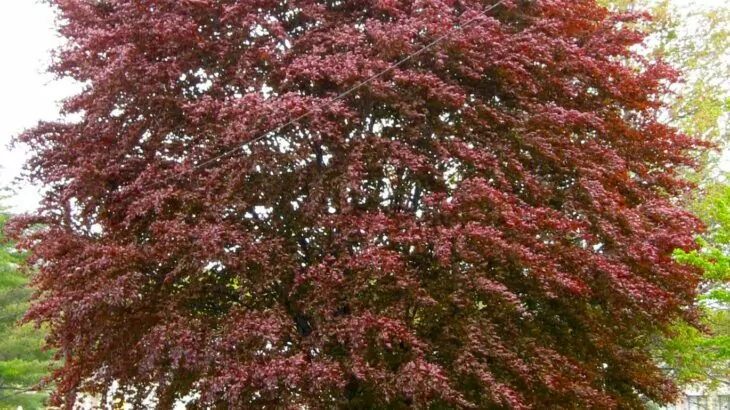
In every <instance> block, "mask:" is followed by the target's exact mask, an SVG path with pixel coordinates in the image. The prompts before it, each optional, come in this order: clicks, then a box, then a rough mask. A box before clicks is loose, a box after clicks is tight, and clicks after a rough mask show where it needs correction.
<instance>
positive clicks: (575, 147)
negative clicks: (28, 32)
mask: <svg viewBox="0 0 730 410" xmlns="http://www.w3.org/2000/svg"><path fill="white" fill-rule="evenodd" d="M51 3H52V4H55V5H56V6H57V7H58V8H59V10H60V12H61V21H62V22H63V24H62V26H61V33H62V34H63V35H64V36H65V37H66V39H67V40H68V42H67V44H66V46H65V47H64V48H63V49H62V50H59V53H58V59H57V62H56V64H55V65H54V66H53V67H52V71H54V72H55V73H57V74H58V75H62V76H71V77H73V78H75V79H76V80H78V81H81V82H83V83H85V84H86V88H85V90H84V91H83V92H82V93H81V94H79V95H77V96H75V97H73V98H71V99H69V100H68V101H66V103H65V106H64V108H65V112H66V113H68V114H77V115H79V116H80V118H81V120H80V121H76V122H56V123H41V124H39V125H38V126H37V127H36V128H34V129H32V130H29V131H28V132H26V133H25V134H24V135H23V136H22V137H20V139H19V141H20V142H23V143H27V144H29V145H30V147H31V148H32V150H33V152H34V155H33V157H32V158H31V159H30V160H29V162H28V164H27V169H28V172H29V175H30V178H32V179H33V180H36V181H39V182H41V183H43V184H45V185H46V187H47V188H48V190H47V191H46V194H45V200H44V202H43V204H42V206H41V208H40V209H39V211H38V212H37V213H36V214H35V215H29V216H26V217H23V218H19V219H17V220H16V221H15V224H14V228H15V232H17V233H18V235H19V236H20V237H21V239H22V242H21V243H22V245H23V246H24V248H26V249H29V250H32V255H33V256H32V258H31V259H30V263H32V264H37V265H38V269H39V273H38V275H37V276H36V278H35V282H34V285H35V286H36V287H37V288H38V290H39V299H38V300H36V301H35V303H34V304H33V306H32V307H31V309H30V311H29V314H28V318H29V319H32V320H36V321H39V322H42V323H48V324H49V325H50V328H51V335H50V339H49V340H50V344H51V346H54V347H58V348H60V349H61V351H62V352H63V354H64V357H65V359H66V360H65V362H64V366H63V367H62V368H61V369H60V370H59V371H58V372H56V373H55V380H56V382H57V394H56V395H55V396H54V402H55V403H58V404H60V403H62V402H65V403H66V405H67V406H68V407H71V404H72V403H73V402H74V401H75V396H76V394H77V393H79V392H86V393H91V394H94V393H103V392H106V391H108V390H109V389H110V387H111V386H112V385H113V384H115V383H118V386H120V389H119V392H120V394H127V395H128V396H133V398H134V397H136V399H135V400H137V401H138V402H139V403H141V400H142V398H143V397H145V396H147V394H148V393H150V392H154V394H155V396H156V397H157V400H158V401H157V406H158V407H159V408H169V407H171V406H172V403H173V402H175V401H176V400H177V399H179V398H181V397H182V396H185V395H191V397H192V398H193V399H192V401H191V402H190V403H189V404H188V406H189V407H191V408H203V407H212V408H253V407H264V406H270V407H291V408H298V406H302V405H307V406H309V407H310V408H332V407H341V408H434V409H438V408H462V407H474V408H514V409H526V408H536V407H537V408H555V409H559V408H574V407H576V406H586V407H587V406H591V407H603V408H635V407H640V406H641V405H642V404H641V403H642V402H641V397H642V396H646V397H648V398H651V399H654V400H656V401H659V402H664V401H668V400H671V399H672V398H673V396H674V393H675V390H674V388H673V386H672V383H671V381H670V380H668V379H667V378H666V377H665V376H664V375H663V374H662V372H661V371H660V369H659V368H658V367H657V366H655V365H654V364H653V361H652V358H651V356H650V354H649V353H648V352H647V349H648V347H649V341H648V340H647V339H648V338H646V337H645V335H647V334H654V333H656V332H668V331H670V330H671V324H672V323H674V322H675V321H676V320H677V319H678V318H679V317H683V318H684V319H685V320H688V321H691V320H692V319H693V317H694V315H695V313H696V312H695V310H694V309H693V308H692V302H693V300H694V298H695V295H696V292H695V288H696V285H697V284H698V283H699V281H700V279H701V276H700V274H699V270H698V269H696V268H694V267H692V266H690V265H686V264H685V265H682V264H678V263H676V262H675V261H674V260H673V259H672V252H673V250H674V249H676V248H680V249H685V250H687V251H689V250H691V249H693V248H694V247H695V246H696V245H695V243H694V241H693V235H694V233H695V232H697V230H698V229H699V225H700V224H699V222H698V221H697V220H696V219H695V218H694V217H692V216H691V215H690V214H689V213H687V212H685V211H683V210H681V209H679V208H678V207H677V206H676V205H675V203H674V202H673V198H676V197H678V196H681V195H683V194H684V193H686V191H687V190H688V189H689V187H690V186H689V184H688V183H686V182H685V181H684V180H683V179H682V177H681V172H679V170H681V169H683V168H684V167H686V166H691V165H693V164H694V161H693V160H692V159H691V158H690V154H693V153H694V150H695V149H696V148H698V142H697V141H696V140H693V139H691V138H689V137H687V136H685V135H682V134H680V133H678V132H677V131H676V130H674V129H673V128H671V127H669V126H667V125H665V124H662V123H661V122H660V121H659V116H660V115H661V113H662V110H663V109H664V102H663V101H662V99H661V97H660V96H662V95H665V94H666V93H667V89H666V85H667V84H670V83H672V82H673V81H674V80H675V77H674V72H673V71H672V70H671V69H670V68H669V67H667V66H666V65H664V64H661V63H658V62H654V61H651V60H650V59H647V58H644V57H643V56H641V55H639V54H638V53H637V52H636V51H634V49H633V48H632V46H635V45H636V44H639V43H640V42H641V41H642V35H640V34H639V33H636V32H634V31H632V30H631V29H630V28H629V26H628V25H627V24H623V25H622V24H618V23H619V22H630V21H632V20H633V19H635V18H636V16H633V15H631V14H619V13H610V12H608V11H607V10H606V9H604V8H601V7H599V6H597V5H596V3H595V1H593V0H590V1H589V0H570V1H568V0H557V1H552V2H511V1H507V2H505V3H504V4H503V6H502V7H500V8H496V9H494V10H492V11H491V12H490V13H489V14H488V15H485V14H482V13H481V10H483V9H484V8H485V7H486V6H488V4H486V3H485V2H482V1H476V0H461V1H450V2H443V1H432V0H423V1H378V0H363V1H353V2H350V1H348V2H339V1H315V0H295V1H286V2H283V1H274V0H261V1H252V2H248V1H246V2H242V1H223V0H195V1H192V0H190V1H179V0H175V1H167V0H157V1H146V2H123V1H105V2H88V1H82V0H56V1H52V2H51ZM456 26H459V29H458V30H454V27H456ZM437 39H440V40H437ZM428 44H431V45H430V46H428V47H427V48H426V49H423V48H422V47H424V46H426V45H428ZM409 55H412V56H413V57H412V58H409V59H407V60H403V59H404V58H405V57H406V56H409ZM398 61H402V63H400V64H399V65H398V66H397V67H395V68H394V69H392V70H389V71H387V72H385V73H384V74H383V75H379V76H377V77H373V74H375V73H378V72H382V70H384V69H386V68H387V67H389V66H391V65H392V64H394V63H396V62H398ZM629 65H630V67H629ZM367 79H369V80H367ZM366 80H367V81H366ZM363 81H365V83H363ZM353 87H354V88H353ZM347 90H351V91H347ZM340 93H344V94H343V95H341V96H339V95H340ZM306 112H309V114H308V115H307V116H303V114H304V113H306ZM290 119H293V121H289V120H290ZM230 150H235V151H233V152H231V151H230ZM211 158H217V159H211ZM36 223H42V224H43V225H44V226H45V227H46V228H45V229H43V230H41V231H36V232H25V231H24V230H25V228H26V227H28V226H31V225H33V224H36Z"/></svg>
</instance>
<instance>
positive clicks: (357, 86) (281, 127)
mask: <svg viewBox="0 0 730 410" xmlns="http://www.w3.org/2000/svg"><path fill="white" fill-rule="evenodd" d="M504 2H505V0H499V1H497V2H496V3H494V4H492V5H490V6H488V7H486V8H484V9H483V10H481V11H479V12H478V15H477V16H475V17H472V18H470V19H469V20H467V21H465V22H463V23H461V24H459V25H456V26H454V27H452V28H451V29H450V30H449V31H447V32H446V33H444V34H442V35H440V36H439V37H437V38H435V39H434V40H432V41H431V42H429V43H428V44H426V45H425V46H423V47H422V48H420V49H419V50H417V51H416V52H414V53H412V54H409V55H408V56H406V57H404V58H402V59H400V60H398V61H397V62H395V63H394V64H392V65H390V66H388V67H387V68H385V69H384V70H382V71H380V72H378V73H376V74H373V75H372V76H370V77H368V78H366V79H365V80H362V81H361V82H359V83H357V84H355V85H354V86H352V87H350V88H349V89H347V90H346V91H344V92H342V93H340V94H339V95H337V96H336V97H334V98H332V99H331V100H330V101H329V102H327V103H326V104H324V105H323V106H322V108H325V109H326V108H329V107H331V106H332V104H334V103H335V102H337V101H339V100H341V99H343V98H345V97H347V96H348V95H350V94H352V93H353V92H355V91H357V90H359V89H360V88H362V87H363V86H365V85H367V84H369V83H371V82H372V81H374V80H376V79H378V78H380V77H382V76H384V75H386V74H388V73H389V72H391V71H393V70H394V69H396V68H398V67H400V66H402V65H403V64H405V63H406V62H408V61H410V60H411V59H413V58H414V57H417V56H419V55H421V54H423V53H424V52H426V51H428V50H429V49H431V48H432V47H433V46H435V45H437V44H438V43H440V42H442V41H443V40H445V39H447V38H448V37H450V36H451V35H453V34H454V33H456V32H457V31H459V30H463V29H464V28H466V27H468V26H470V25H472V24H474V23H475V22H477V21H479V20H481V19H483V18H484V17H488V13H489V12H490V11H492V10H494V9H495V8H497V7H499V6H500V5H501V4H503V3H504ZM312 113H313V111H312V110H306V111H305V112H304V113H302V114H301V115H299V116H297V117H296V118H293V119H291V120H289V121H287V122H286V123H284V124H282V125H279V126H276V127H273V128H272V129H270V130H268V131H266V132H264V133H261V134H259V135H258V136H256V137H254V138H252V139H250V140H248V141H246V142H243V143H242V144H241V145H239V146H238V147H235V148H232V149H230V150H228V151H225V152H223V153H221V154H219V155H216V156H214V157H212V158H209V159H206V160H205V161H203V162H201V163H199V164H196V165H194V166H193V167H192V168H191V169H190V171H195V170H198V169H201V168H204V167H206V166H208V165H210V164H212V163H214V162H218V161H220V160H222V159H224V158H227V157H230V156H232V155H235V154H236V153H238V152H240V151H243V150H244V149H246V147H249V146H250V145H251V144H254V143H256V142H259V141H261V140H263V139H266V138H267V137H269V136H271V135H272V134H276V133H278V132H281V131H282V130H284V129H285V128H286V127H288V126H290V125H293V124H295V123H297V122H299V121H301V120H303V119H304V118H307V117H308V116H310V115H311V114H312Z"/></svg>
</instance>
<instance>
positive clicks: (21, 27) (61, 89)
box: [0, 0, 728, 212]
mask: <svg viewBox="0 0 730 410" xmlns="http://www.w3.org/2000/svg"><path fill="white" fill-rule="evenodd" d="M726 1H728V0H673V2H674V3H676V4H681V5H683V6H689V7H701V6H719V5H722V4H723V3H724V2H726ZM54 20H55V18H54V14H53V11H52V10H51V9H50V7H49V6H48V5H46V4H45V3H41V2H39V1H37V0H0V56H1V57H2V58H0V78H2V79H3V80H4V84H3V87H2V90H1V91H0V187H9V186H12V185H13V183H12V181H13V180H15V179H16V178H17V177H18V176H19V175H20V174H21V170H22V164H23V162H24V160H25V158H26V157H27V153H26V152H24V151H23V149H22V148H21V149H14V150H10V149H9V148H8V146H7V145H8V144H9V143H10V140H11V139H12V137H13V136H15V135H17V134H18V133H19V132H21V131H22V130H24V129H26V128H29V127H32V126H33V125H35V124H36V123H37V122H38V121H39V120H53V119H55V118H57V117H58V102H59V101H60V100H61V99H63V98H64V97H67V96H70V95H73V94H74V93H75V92H77V91H78V90H79V87H78V85H75V84H74V83H73V82H71V81H69V80H63V81H58V80H54V78H53V77H52V76H50V75H49V74H47V73H45V67H46V66H47V65H48V63H49V61H50V54H49V53H50V51H51V50H52V49H54V48H56V47H57V46H58V45H59V44H61V39H60V38H59V37H58V36H57V34H56V32H55V29H54ZM16 185H17V184H16ZM14 189H15V192H14V193H12V195H10V197H9V198H7V199H6V200H4V201H3V205H6V206H8V207H10V209H11V210H13V211H14V212H26V211H32V210H33V209H34V208H35V207H36V206H37V203H38V200H39V198H40V193H39V188H38V187H33V186H28V185H25V186H15V187H14ZM4 195H8V193H5V194H4Z"/></svg>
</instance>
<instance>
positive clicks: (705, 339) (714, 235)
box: [657, 184, 730, 386]
mask: <svg viewBox="0 0 730 410" xmlns="http://www.w3.org/2000/svg"><path fill="white" fill-rule="evenodd" d="M697 210H698V211H699V214H700V215H702V216H704V218H705V220H706V222H707V224H708V226H709V227H710V229H709V231H708V233H707V234H706V235H704V236H703V237H701V238H700V239H699V243H700V245H701V246H702V247H701V249H699V250H693V251H691V252H685V251H681V250H679V251H677V253H676V257H677V259H678V260H679V261H680V262H683V263H687V264H691V265H694V266H697V267H699V268H701V269H702V271H703V272H704V280H703V281H702V283H701V285H700V288H699V298H698V302H699V303H700V305H701V306H702V307H703V308H704V311H705V312H704V316H705V317H704V321H705V324H706V326H707V330H708V332H700V331H699V330H698V329H696V328H694V327H692V326H689V325H687V324H686V323H681V322H680V323H678V324H677V325H676V327H675V334H674V337H672V338H670V339H667V340H665V341H664V342H663V343H661V345H660V346H661V347H660V349H658V350H657V351H658V353H659V357H660V360H662V362H664V363H666V365H667V367H668V368H669V369H670V371H671V374H672V376H673V377H674V378H676V379H677V380H678V381H680V382H683V383H696V382H705V383H708V384H710V385H713V386H717V385H719V384H727V383H730V382H729V381H728V380H730V371H729V370H728V364H729V363H730V291H729V290H728V286H727V284H728V282H729V281H730V256H728V246H729V245H730V186H728V185H724V184H720V185H715V186H714V188H713V189H711V190H710V194H709V195H708V196H707V197H706V198H704V199H702V201H701V202H700V204H699V206H698V207H697Z"/></svg>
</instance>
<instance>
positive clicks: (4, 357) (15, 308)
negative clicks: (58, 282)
mask: <svg viewBox="0 0 730 410" xmlns="http://www.w3.org/2000/svg"><path fill="white" fill-rule="evenodd" d="M8 217H9V216H8V214H6V213H4V212H0V409H2V410H7V409H12V410H15V409H17V408H18V406H22V407H23V408H24V409H26V410H31V409H40V408H43V401H44V400H45V399H46V398H47V394H45V393H42V392H34V391H33V390H32V389H33V388H34V387H35V386H36V385H37V384H38V383H40V381H41V379H42V378H43V376H46V375H47V374H49V373H50V365H51V360H50V359H51V357H50V356H51V353H49V352H44V351H42V350H41V347H42V346H43V336H44V332H42V331H40V330H37V329H35V328H34V327H33V326H31V325H25V326H20V327H19V326H17V322H18V321H19V320H20V319H21V318H22V317H23V313H25V311H26V309H27V308H28V299H29V297H30V293H31V290H30V289H29V288H28V287H27V286H26V283H27V281H28V279H27V277H26V276H25V275H24V274H22V273H21V272H19V271H18V268H17V267H18V265H19V264H20V263H21V261H22V255H21V254H20V253H18V252H16V251H15V250H14V248H13V244H12V243H10V242H8V241H6V239H5V236H4V231H5V224H6V222H7V219H8Z"/></svg>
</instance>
